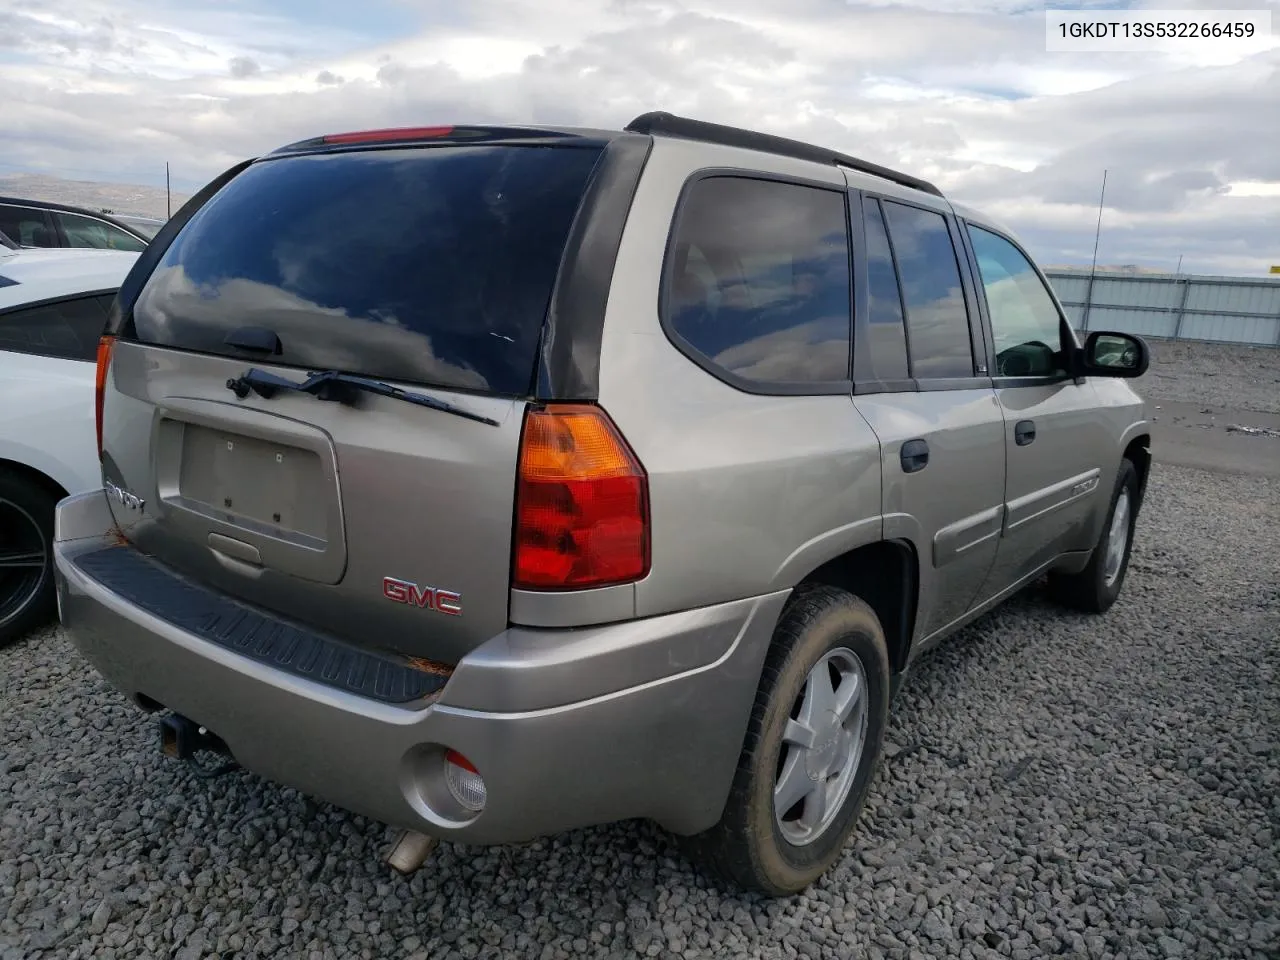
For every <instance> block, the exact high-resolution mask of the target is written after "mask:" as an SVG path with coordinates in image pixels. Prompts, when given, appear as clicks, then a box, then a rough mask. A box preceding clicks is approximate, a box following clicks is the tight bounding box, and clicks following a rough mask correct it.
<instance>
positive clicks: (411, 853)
mask: <svg viewBox="0 0 1280 960" xmlns="http://www.w3.org/2000/svg"><path fill="white" fill-rule="evenodd" d="M439 845H440V838H439V837H429V836H427V835H426V834H425V833H418V831H416V830H406V831H404V832H403V833H401V834H400V837H399V838H398V839H397V840H396V842H395V844H393V845H392V847H391V850H390V852H389V853H388V854H387V858H386V862H387V865H388V866H390V867H391V869H393V870H395V871H396V872H397V873H399V874H401V875H403V876H409V875H410V874H411V873H414V872H416V871H417V870H418V869H419V868H420V867H421V866H422V865H423V864H424V863H426V862H427V858H428V857H430V856H431V854H432V853H433V852H434V851H435V849H436V847H438V846H439Z"/></svg>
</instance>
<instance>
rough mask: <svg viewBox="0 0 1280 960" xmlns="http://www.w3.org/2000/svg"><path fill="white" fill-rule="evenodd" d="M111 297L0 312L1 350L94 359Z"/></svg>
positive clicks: (95, 297)
mask: <svg viewBox="0 0 1280 960" xmlns="http://www.w3.org/2000/svg"><path fill="white" fill-rule="evenodd" d="M111 299H112V298H111V297H110V296H91V297H80V298H78V299H75V300H61V301H58V302H57V303H44V304H40V305H39V306H35V307H21V308H19V309H17V310H9V311H7V312H5V313H0V350H8V351H12V352H14V353H33V354H37V355H39V356H42V357H57V358H60V359H63V360H86V361H89V362H93V361H95V360H96V359H97V356H98V339H99V338H100V337H101V336H102V331H103V330H104V329H105V328H106V325H107V312H108V310H109V309H110V306H111ZM104 301H105V306H104Z"/></svg>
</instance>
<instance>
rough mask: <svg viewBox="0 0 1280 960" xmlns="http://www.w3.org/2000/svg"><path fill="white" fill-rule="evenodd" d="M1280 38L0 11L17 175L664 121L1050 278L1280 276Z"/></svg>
mask: <svg viewBox="0 0 1280 960" xmlns="http://www.w3.org/2000/svg"><path fill="white" fill-rule="evenodd" d="M1053 6H1055V7H1085V8H1092V9H1099V10H1105V9H1117V8H1125V7H1134V8H1139V7H1153V8H1157V9H1197V8H1211V7H1214V6H1217V7H1232V8H1235V9H1242V8H1247V9H1257V10H1270V11H1272V16H1273V20H1274V28H1273V29H1274V31H1275V32H1274V34H1273V36H1272V37H1270V38H1266V39H1262V40H1259V41H1256V42H1253V43H1249V44H1239V43H1225V44H1223V43H1219V44H1216V45H1209V46H1206V47H1204V48H1201V49H1198V50H1193V51H1183V52H1178V53H1161V54H1142V53H1105V54H1099V53H1049V52H1046V49H1045V47H1046V41H1045V19H1044V6H1043V4H1040V3H1028V2H1024V0H920V2H912V0H901V2H896V3H893V2H887V0H358V2H352V0H74V2H67V3H50V2H48V0H0V89H3V95H2V96H0V172H14V171H35V172H41V173H49V174H55V175H59V176H64V177H71V178H76V179H93V180H115V181H125V182H135V183H151V184H155V183H163V177H164V173H163V170H164V162H165V161H166V160H168V161H169V162H170V163H171V164H172V166H173V171H174V182H175V186H180V187H182V188H184V189H188V190H190V189H194V188H196V187H198V186H200V185H201V184H202V183H204V182H205V181H206V180H207V179H209V178H210V177H212V176H213V175H214V174H216V173H217V172H218V171H220V170H221V169H223V168H225V167H227V166H229V165H230V164H232V163H234V162H236V161H237V160H239V159H241V158H243V157H246V156H251V155H255V154H258V153H261V152H264V151H267V150H270V149H271V148H273V147H275V146H278V145H280V144H283V143H287V142H289V141H291V140H294V139H298V138H300V137H304V136H310V135H314V134H317V133H324V132H335V131H340V130H347V129H360V128H365V127H377V126H391V125H399V124H415V125H419V124H429V123H434V122H450V121H472V122H484V121H491V122H495V121H505V122H521V121H524V122H539V123H556V122H568V123H582V124H591V125H610V126H615V125H621V124H624V123H626V122H627V121H628V120H629V119H630V118H631V117H633V116H635V115H636V114H639V113H642V112H644V111H646V110H651V109H665V110H670V111H672V112H676V113H684V114H688V115H694V116H697V117H700V118H703V119H708V120H716V121H720V122H724V123H734V124H739V125H744V126H752V127H755V128H758V129H763V130H767V131H769V132H774V133H780V134H783V135H788V136H793V137H799V138H803V139H809V140H813V141H815V142H818V143H821V144H823V145H827V146H832V147H836V148H839V149H843V150H846V151H848V152H851V153H855V154H857V155H859V156H863V157H866V158H867V159H869V160H874V161H877V162H880V163H886V164H889V165H897V166H901V167H903V168H905V169H907V170H909V171H911V172H914V173H917V174H920V175H923V176H926V177H929V178H931V179H933V180H935V182H937V183H938V184H939V185H940V186H942V187H943V189H944V190H946V191H947V192H948V194H950V195H952V196H954V197H956V198H957V199H960V200H963V201H965V202H969V203H973V204H975V205H978V206H981V207H983V208H985V209H988V210H990V211H991V212H992V213H994V214H996V215H997V216H1000V217H1001V218H1002V219H1004V220H1005V221H1006V222H1008V223H1009V224H1010V225H1012V226H1013V227H1014V228H1015V229H1016V230H1018V231H1019V232H1020V233H1021V234H1022V235H1023V237H1024V238H1025V239H1026V240H1027V242H1028V243H1029V245H1030V246H1031V247H1032V250H1033V252H1034V253H1035V254H1036V255H1037V256H1038V257H1039V258H1040V259H1041V260H1042V261H1044V262H1048V263H1062V262H1079V263H1087V262H1088V261H1089V258H1090V256H1091V254H1092V249H1093V232H1094V223H1095V218H1096V215H1097V202H1098V190H1099V186H1100V181H1101V178H1102V171H1103V169H1104V168H1107V169H1108V170H1109V173H1108V180H1107V198H1106V211H1105V215H1104V218H1103V236H1102V249H1101V253H1100V260H1101V261H1102V262H1109V263H1140V264H1147V265H1151V266H1160V267H1166V268H1170V269H1171V268H1172V267H1173V266H1174V265H1175V264H1176V263H1177V261H1178V258H1179V256H1184V257H1185V259H1184V261H1183V269H1184V270H1188V269H1190V270H1194V271H1202V272H1228V273H1258V272H1262V271H1265V270H1266V268H1267V266H1268V265H1269V264H1276V263H1280V0H1218V2H1217V3H1189V2H1182V0H1158V2H1152V3H1122V2H1096V3H1095V2H1084V3H1081V2H1075V3H1071V2H1061V3H1054V4H1053Z"/></svg>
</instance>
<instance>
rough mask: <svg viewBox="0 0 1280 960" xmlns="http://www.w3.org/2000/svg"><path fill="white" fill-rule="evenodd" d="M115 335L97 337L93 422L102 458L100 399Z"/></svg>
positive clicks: (104, 389) (105, 388) (105, 384)
mask: <svg viewBox="0 0 1280 960" xmlns="http://www.w3.org/2000/svg"><path fill="white" fill-rule="evenodd" d="M115 343H116V338H115V337H100V338H99V339H98V369H97V370H96V371H95V373H94V378H93V422H94V426H95V428H96V429H97V433H98V459H99V460H101V459H102V401H103V399H104V398H105V397H106V392H107V370H108V368H109V367H110V366H111V350H112V348H113V347H114V346H115Z"/></svg>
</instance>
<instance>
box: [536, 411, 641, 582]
mask: <svg viewBox="0 0 1280 960" xmlns="http://www.w3.org/2000/svg"><path fill="white" fill-rule="evenodd" d="M514 553H515V557H514V563H513V571H512V586H515V587H518V588H522V589H530V590H555V589H561V590H563V589H576V588H583V587H600V586H606V585H608V584H611V583H625V582H627V581H631V580H639V579H640V578H641V577H643V576H644V575H645V574H647V573H648V572H649V482H648V478H647V477H646V476H645V472H644V468H643V467H641V466H640V462H639V461H638V460H637V459H636V457H635V454H633V453H632V452H631V449H630V447H628V446H627V443H626V441H625V440H623V438H622V435H621V434H620V433H619V432H618V428H617V427H615V426H614V425H613V421H612V420H610V419H609V417H608V415H606V414H605V412H604V411H603V410H601V409H600V408H599V407H594V406H590V405H588V404H565V405H563V406H551V407H546V408H544V409H540V410H530V411H529V413H528V414H527V415H526V417H525V424H524V437H523V439H522V441H521V445H520V472H519V476H518V478H517V481H516V528H515V550H514Z"/></svg>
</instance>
